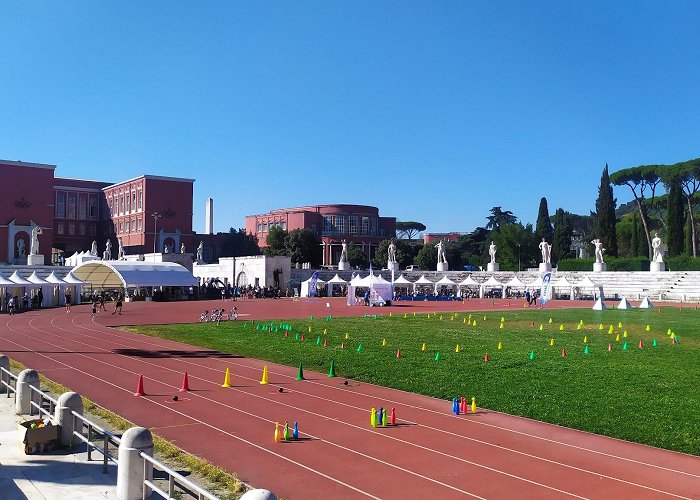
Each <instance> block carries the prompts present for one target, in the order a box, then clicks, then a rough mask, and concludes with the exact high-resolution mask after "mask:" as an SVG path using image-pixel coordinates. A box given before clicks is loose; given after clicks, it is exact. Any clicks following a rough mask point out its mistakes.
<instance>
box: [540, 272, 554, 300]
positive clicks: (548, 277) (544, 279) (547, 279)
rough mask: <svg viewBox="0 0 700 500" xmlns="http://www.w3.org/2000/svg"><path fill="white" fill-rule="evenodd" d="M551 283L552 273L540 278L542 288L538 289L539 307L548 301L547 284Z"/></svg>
mask: <svg viewBox="0 0 700 500" xmlns="http://www.w3.org/2000/svg"><path fill="white" fill-rule="evenodd" d="M550 281H552V273H546V274H545V275H544V276H542V288H540V305H542V306H543V305H545V304H546V303H547V301H548V300H549V293H550V288H549V282H550Z"/></svg>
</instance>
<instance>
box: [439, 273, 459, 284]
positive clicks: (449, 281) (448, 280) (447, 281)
mask: <svg viewBox="0 0 700 500" xmlns="http://www.w3.org/2000/svg"><path fill="white" fill-rule="evenodd" d="M435 284H436V285H448V286H455V285H457V283H455V282H454V281H452V280H451V279H450V278H448V277H447V275H445V276H443V277H442V278H440V281H438V282H437V283H435Z"/></svg>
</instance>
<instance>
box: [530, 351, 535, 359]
mask: <svg viewBox="0 0 700 500" xmlns="http://www.w3.org/2000/svg"><path fill="white" fill-rule="evenodd" d="M530 359H535V351H530Z"/></svg>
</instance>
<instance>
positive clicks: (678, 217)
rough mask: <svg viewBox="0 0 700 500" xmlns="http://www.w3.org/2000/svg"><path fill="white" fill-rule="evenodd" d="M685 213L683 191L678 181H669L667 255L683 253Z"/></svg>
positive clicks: (672, 255)
mask: <svg viewBox="0 0 700 500" xmlns="http://www.w3.org/2000/svg"><path fill="white" fill-rule="evenodd" d="M684 223H685V213H684V207H683V191H682V190H681V183H680V181H679V180H678V179H674V180H673V181H671V189H669V192H668V196H667V197H666V227H667V229H668V235H667V236H668V243H667V244H668V255H669V257H675V256H676V255H680V254H682V253H683V244H684V243H685V242H684V239H685V238H684V236H683V229H684V226H685V224H684Z"/></svg>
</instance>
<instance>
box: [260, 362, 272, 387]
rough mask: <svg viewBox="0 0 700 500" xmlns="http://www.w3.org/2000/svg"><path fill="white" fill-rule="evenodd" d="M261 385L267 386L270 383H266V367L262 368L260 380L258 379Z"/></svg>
mask: <svg viewBox="0 0 700 500" xmlns="http://www.w3.org/2000/svg"><path fill="white" fill-rule="evenodd" d="M260 383H261V384H263V385H264V384H269V383H270V382H269V381H268V375H267V365H265V366H263V372H262V378H261V379H260Z"/></svg>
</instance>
